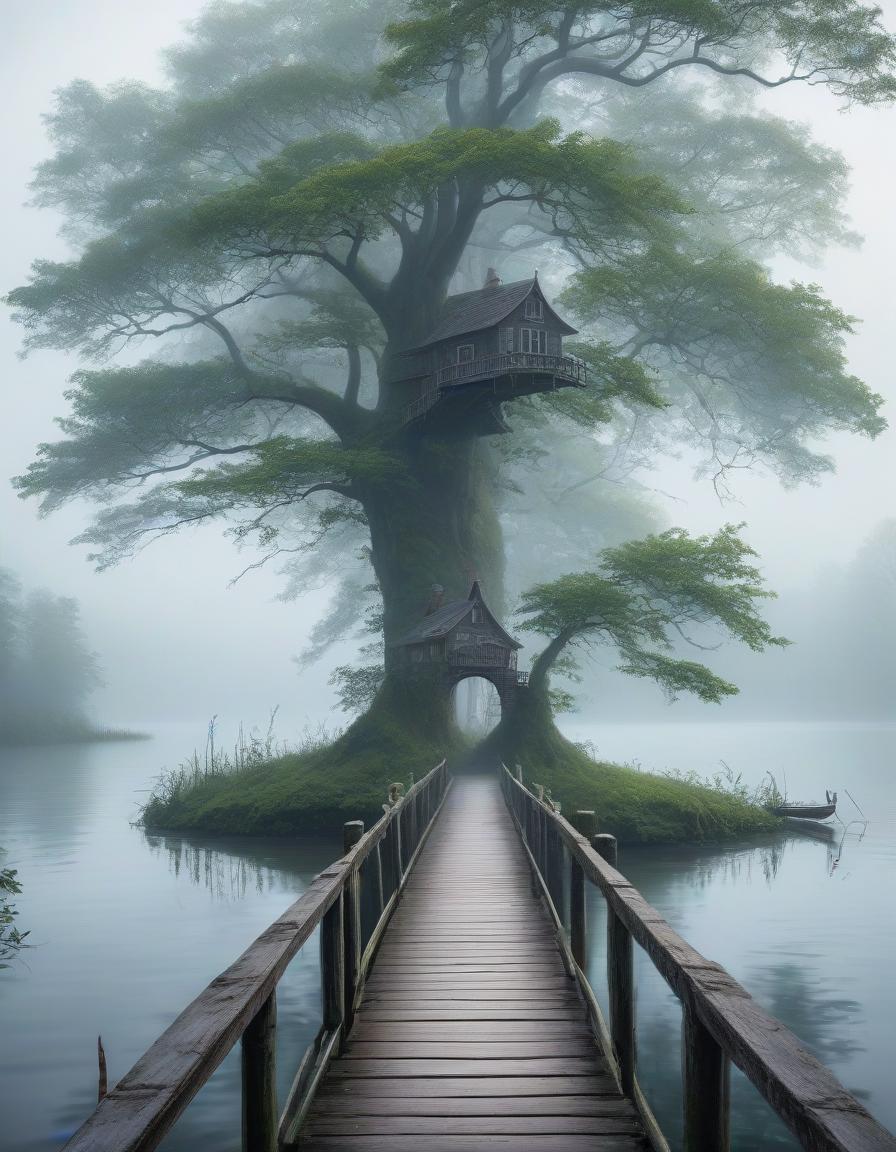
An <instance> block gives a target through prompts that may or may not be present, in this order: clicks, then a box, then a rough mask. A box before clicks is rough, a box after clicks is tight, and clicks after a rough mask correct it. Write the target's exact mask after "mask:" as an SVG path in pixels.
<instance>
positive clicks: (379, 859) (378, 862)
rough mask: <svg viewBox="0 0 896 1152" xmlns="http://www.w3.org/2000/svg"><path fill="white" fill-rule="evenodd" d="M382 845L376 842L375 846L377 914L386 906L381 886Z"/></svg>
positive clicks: (384, 893) (384, 894)
mask: <svg viewBox="0 0 896 1152" xmlns="http://www.w3.org/2000/svg"><path fill="white" fill-rule="evenodd" d="M382 849H383V846H382V844H381V843H380V844H377V846H376V907H377V916H378V917H379V916H382V914H383V909H384V908H385V907H386V890H385V888H384V887H383V851H382Z"/></svg>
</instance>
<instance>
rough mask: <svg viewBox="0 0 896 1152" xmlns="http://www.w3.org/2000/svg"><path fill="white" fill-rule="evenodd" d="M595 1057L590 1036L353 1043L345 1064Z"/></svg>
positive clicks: (347, 1050) (345, 1055) (348, 1050)
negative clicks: (353, 1062) (391, 1061)
mask: <svg viewBox="0 0 896 1152" xmlns="http://www.w3.org/2000/svg"><path fill="white" fill-rule="evenodd" d="M593 1055H594V1042H593V1041H592V1040H591V1039H590V1038H588V1037H587V1036H579V1037H575V1036H566V1037H564V1038H563V1039H562V1040H548V1039H541V1040H516V1039H515V1040H492V1041H487V1040H481V1041H476V1042H473V1043H468V1042H465V1041H463V1040H439V1041H433V1042H427V1041H425V1040H412V1039H407V1040H403V1041H402V1040H366V1041H358V1040H352V1041H351V1042H350V1043H349V1044H348V1046H347V1047H346V1050H345V1052H344V1054H343V1059H345V1060H422V1059H432V1058H435V1059H445V1060H514V1059H518V1060H532V1059H536V1058H538V1059H542V1058H545V1057H553V1056H570V1057H583V1058H585V1059H590V1058H592V1057H593Z"/></svg>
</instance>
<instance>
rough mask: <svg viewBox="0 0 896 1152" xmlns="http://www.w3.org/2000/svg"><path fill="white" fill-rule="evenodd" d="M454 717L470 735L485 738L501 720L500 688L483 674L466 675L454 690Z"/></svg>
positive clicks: (463, 730) (460, 726)
mask: <svg viewBox="0 0 896 1152" xmlns="http://www.w3.org/2000/svg"><path fill="white" fill-rule="evenodd" d="M451 695H452V702H453V705H454V718H455V720H456V721H457V726H458V727H459V728H460V729H461V731H462V732H464V733H466V734H467V735H468V736H473V737H478V738H479V739H484V738H485V737H486V736H487V735H488V734H489V732H491V731H493V730H494V729H495V728H496V727H497V726H498V724H499V723H500V721H501V714H502V704H501V697H500V696H499V695H498V689H497V688H496V687H495V685H494V684H493V683H492V682H491V681H490V680H486V679H485V678H484V677H482V676H466V677H464V679H462V680H459V681H458V682H457V683H456V684H455V685H454V689H453V691H452V694H451Z"/></svg>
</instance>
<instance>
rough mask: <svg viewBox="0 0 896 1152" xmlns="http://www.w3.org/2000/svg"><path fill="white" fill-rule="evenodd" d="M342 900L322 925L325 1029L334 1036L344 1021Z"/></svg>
mask: <svg viewBox="0 0 896 1152" xmlns="http://www.w3.org/2000/svg"><path fill="white" fill-rule="evenodd" d="M342 900H343V895H342V893H340V895H339V898H338V899H337V900H336V901H334V903H333V905H332V906H331V907H330V909H329V910H328V911H327V912H325V913H324V917H323V920H322V921H321V925H320V980H321V998H322V1000H323V1026H324V1028H325V1029H326V1030H327V1032H335V1031H336V1029H337V1028H339V1027H341V1025H342V1022H343V1020H344V1019H345V929H344V927H343V918H342Z"/></svg>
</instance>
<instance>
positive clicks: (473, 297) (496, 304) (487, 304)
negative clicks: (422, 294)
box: [409, 276, 577, 352]
mask: <svg viewBox="0 0 896 1152" xmlns="http://www.w3.org/2000/svg"><path fill="white" fill-rule="evenodd" d="M536 287H537V288H538V294H539V296H541V298H542V300H544V294H543V293H542V291H541V287H540V286H539V284H538V277H537V276H535V277H533V278H532V279H531V280H515V281H514V282H513V283H512V284H499V285H498V286H497V287H496V288H477V289H476V290H475V292H459V293H458V294H457V295H456V296H449V297H448V299H447V300H446V301H445V305H444V307H443V309H442V315H441V318H440V319H439V322H438V324H437V325H436V326H435V328H433V330H432V331H431V332H430V333H429V335H428V336H427V337H426V339H425V340H424V341H423V342H422V343H420V344H418V345H417V346H416V347H415V348H411V349H409V351H411V352H416V351H419V350H420V349H421V348H428V347H429V346H430V344H437V343H438V342H439V341H440V340H450V339H451V337H452V336H460V335H463V334H464V333H465V332H479V331H481V330H482V329H483V328H493V327H494V326H495V324H500V323H501V321H502V320H504V319H505V318H506V317H507V316H509V315H510V313H511V312H512V311H513V310H514V308H517V307H519V305H520V304H522V302H523V301H524V300H525V299H526V297H527V296H528V295H529V293H530V292H531V291H532V290H533V288H536ZM544 306H545V308H546V309H547V310H548V312H550V314H551V316H552V317H553V318H554V319H555V320H556V321H557V323H558V324H559V325H560V327H561V328H562V329H563V330H564V331H565V333H566V334H567V335H571V334H572V333H574V332H576V331H577V329H575V328H573V327H571V326H570V325H569V324H567V323H566V321H565V320H563V319H561V318H560V317H559V316H558V315H557V313H556V312H555V311H554V309H553V308H552V307H551V306H550V304H548V302H547V300H544Z"/></svg>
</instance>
